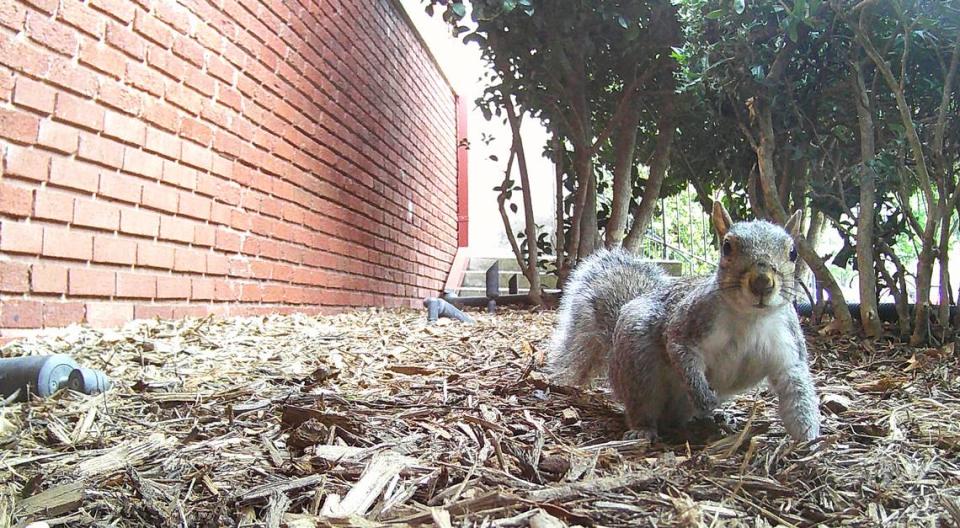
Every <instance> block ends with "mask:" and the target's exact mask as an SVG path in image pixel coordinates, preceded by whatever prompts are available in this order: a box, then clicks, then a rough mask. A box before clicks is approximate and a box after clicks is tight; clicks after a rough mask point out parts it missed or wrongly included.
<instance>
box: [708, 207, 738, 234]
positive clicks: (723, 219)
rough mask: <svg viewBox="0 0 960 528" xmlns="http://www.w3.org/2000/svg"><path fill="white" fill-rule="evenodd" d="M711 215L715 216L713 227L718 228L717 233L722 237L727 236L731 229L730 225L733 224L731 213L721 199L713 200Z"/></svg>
mask: <svg viewBox="0 0 960 528" xmlns="http://www.w3.org/2000/svg"><path fill="white" fill-rule="evenodd" d="M710 216H711V218H713V227H715V228H716V230H717V235H718V236H719V237H720V238H721V239H722V238H723V237H724V236H726V234H727V231H729V230H730V226H731V225H733V220H732V219H731V218H730V213H728V212H727V208H726V207H724V206H723V204H722V203H720V200H716V201H714V202H713V213H712V214H711V215H710Z"/></svg>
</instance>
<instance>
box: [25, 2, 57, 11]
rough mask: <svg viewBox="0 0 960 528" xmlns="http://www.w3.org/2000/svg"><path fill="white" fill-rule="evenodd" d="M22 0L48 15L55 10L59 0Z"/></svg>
mask: <svg viewBox="0 0 960 528" xmlns="http://www.w3.org/2000/svg"><path fill="white" fill-rule="evenodd" d="M24 2H26V3H27V4H28V5H31V6H33V7H35V8H36V9H39V10H40V11H43V12H44V13H46V14H48V15H52V14H53V12H54V11H56V10H57V4H59V3H60V2H59V0H24Z"/></svg>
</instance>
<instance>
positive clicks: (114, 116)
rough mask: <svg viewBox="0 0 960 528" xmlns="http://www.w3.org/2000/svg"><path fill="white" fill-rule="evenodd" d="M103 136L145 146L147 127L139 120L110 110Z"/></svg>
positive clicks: (106, 117) (105, 121) (104, 123)
mask: <svg viewBox="0 0 960 528" xmlns="http://www.w3.org/2000/svg"><path fill="white" fill-rule="evenodd" d="M103 135H104V136H107V137H112V138H115V139H119V140H120V141H124V142H126V143H132V144H134V145H137V146H143V144H144V142H145V141H146V137H147V126H146V125H145V124H143V121H140V120H139V119H134V118H132V117H127V116H125V115H123V114H119V113H117V112H111V111H109V110H108V111H107V113H106V116H105V118H104V120H103Z"/></svg>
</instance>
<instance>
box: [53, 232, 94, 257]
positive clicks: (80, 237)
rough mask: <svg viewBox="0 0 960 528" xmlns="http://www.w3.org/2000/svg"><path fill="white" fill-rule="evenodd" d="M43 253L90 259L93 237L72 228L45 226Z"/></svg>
mask: <svg viewBox="0 0 960 528" xmlns="http://www.w3.org/2000/svg"><path fill="white" fill-rule="evenodd" d="M41 254H42V255H43V256H45V257H57V258H64V259H72V260H90V258H91V257H93V237H92V236H90V235H88V234H85V233H81V232H78V231H76V230H72V229H71V230H67V229H55V228H51V227H45V228H44V229H43V251H41Z"/></svg>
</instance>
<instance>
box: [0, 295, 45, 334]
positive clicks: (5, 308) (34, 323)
mask: <svg viewBox="0 0 960 528" xmlns="http://www.w3.org/2000/svg"><path fill="white" fill-rule="evenodd" d="M42 326H43V305H42V304H41V303H40V302H39V301H18V300H6V301H3V302H2V303H0V328H40V327H42Z"/></svg>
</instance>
